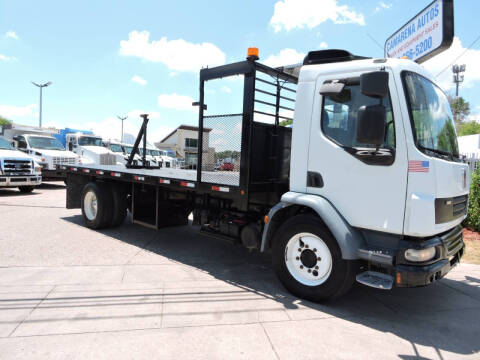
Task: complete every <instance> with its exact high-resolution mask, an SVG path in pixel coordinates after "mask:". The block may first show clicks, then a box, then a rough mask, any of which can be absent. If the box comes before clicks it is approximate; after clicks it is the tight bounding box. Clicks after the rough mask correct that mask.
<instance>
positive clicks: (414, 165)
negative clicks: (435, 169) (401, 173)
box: [408, 160, 430, 172]
mask: <svg viewBox="0 0 480 360" xmlns="http://www.w3.org/2000/svg"><path fill="white" fill-rule="evenodd" d="M429 168H430V162H428V161H420V160H410V161H409V162H408V172H428V170H429Z"/></svg>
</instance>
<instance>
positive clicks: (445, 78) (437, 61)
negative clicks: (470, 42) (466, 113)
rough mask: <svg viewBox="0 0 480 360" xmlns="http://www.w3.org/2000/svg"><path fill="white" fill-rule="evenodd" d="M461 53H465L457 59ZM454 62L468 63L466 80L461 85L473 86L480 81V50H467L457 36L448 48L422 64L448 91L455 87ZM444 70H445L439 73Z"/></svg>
mask: <svg viewBox="0 0 480 360" xmlns="http://www.w3.org/2000/svg"><path fill="white" fill-rule="evenodd" d="M464 51H465V53H464ZM463 53H464V54H463ZM460 54H463V55H462V56H461V57H460V58H459V59H458V60H456V61H455V59H456V58H457V57H458V56H459V55H460ZM452 63H453V64H465V65H466V71H465V73H464V75H465V81H464V82H463V83H462V84H461V85H460V86H461V87H472V86H473V85H474V84H475V83H477V82H479V81H480V67H479V66H478V64H479V63H480V50H475V49H471V50H467V49H466V48H465V47H463V45H462V42H461V41H460V39H459V38H458V37H456V36H455V37H454V39H453V43H452V46H450V48H449V49H448V50H445V51H444V52H442V53H440V54H438V55H436V56H434V57H433V58H431V59H430V60H427V61H425V62H424V63H423V64H422V65H423V67H425V68H426V69H427V70H429V71H430V72H431V73H432V74H433V75H434V76H435V77H436V81H437V83H438V84H439V85H440V87H441V88H442V89H443V90H444V91H448V90H450V89H452V88H454V87H455V84H454V83H453V81H452ZM444 69H445V70H444ZM442 70H444V71H443V72H442V73H441V74H440V75H438V74H439V73H440V72H441V71H442ZM437 75H438V76H437Z"/></svg>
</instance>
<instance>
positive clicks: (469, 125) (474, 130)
mask: <svg viewBox="0 0 480 360" xmlns="http://www.w3.org/2000/svg"><path fill="white" fill-rule="evenodd" d="M474 134H480V123H478V122H476V121H467V122H465V123H463V124H462V125H460V131H459V132H458V136H464V135H474Z"/></svg>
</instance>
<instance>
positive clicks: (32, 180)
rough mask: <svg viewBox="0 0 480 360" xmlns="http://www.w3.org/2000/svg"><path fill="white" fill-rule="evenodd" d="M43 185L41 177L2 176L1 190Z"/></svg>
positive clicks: (0, 179) (0, 176) (0, 178)
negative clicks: (3, 188)
mask: <svg viewBox="0 0 480 360" xmlns="http://www.w3.org/2000/svg"><path fill="white" fill-rule="evenodd" d="M41 183H42V176H41V175H23V176H5V175H0V188H2V187H18V186H36V185H40V184H41Z"/></svg>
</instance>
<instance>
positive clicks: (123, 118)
mask: <svg viewBox="0 0 480 360" xmlns="http://www.w3.org/2000/svg"><path fill="white" fill-rule="evenodd" d="M117 118H119V119H120V120H121V121H122V136H121V139H120V142H121V143H123V121H124V120H126V119H127V118H128V116H125V117H121V116H118V115H117Z"/></svg>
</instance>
